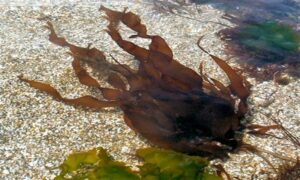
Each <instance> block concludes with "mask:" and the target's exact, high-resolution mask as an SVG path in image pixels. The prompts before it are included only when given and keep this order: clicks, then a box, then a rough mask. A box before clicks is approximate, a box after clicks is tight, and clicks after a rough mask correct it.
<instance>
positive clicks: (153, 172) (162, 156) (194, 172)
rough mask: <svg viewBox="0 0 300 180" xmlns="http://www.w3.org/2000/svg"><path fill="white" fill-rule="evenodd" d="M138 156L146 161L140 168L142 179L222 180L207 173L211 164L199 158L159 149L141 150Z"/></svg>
mask: <svg viewBox="0 0 300 180" xmlns="http://www.w3.org/2000/svg"><path fill="white" fill-rule="evenodd" d="M137 155H138V156H139V157H141V158H142V159H143V160H144V161H145V163H144V164H143V166H141V167H140V175H141V177H142V179H146V180H164V179H166V180H167V179H178V180H179V179H199V180H200V179H203V180H205V179H206V180H220V179H221V178H220V177H218V176H216V175H213V174H210V173H208V172H207V169H206V167H207V166H208V163H209V162H208V160H207V159H205V158H202V157H199V156H189V155H186V154H182V153H177V152H174V151H171V150H164V149H158V148H146V149H140V150H138V151H137Z"/></svg>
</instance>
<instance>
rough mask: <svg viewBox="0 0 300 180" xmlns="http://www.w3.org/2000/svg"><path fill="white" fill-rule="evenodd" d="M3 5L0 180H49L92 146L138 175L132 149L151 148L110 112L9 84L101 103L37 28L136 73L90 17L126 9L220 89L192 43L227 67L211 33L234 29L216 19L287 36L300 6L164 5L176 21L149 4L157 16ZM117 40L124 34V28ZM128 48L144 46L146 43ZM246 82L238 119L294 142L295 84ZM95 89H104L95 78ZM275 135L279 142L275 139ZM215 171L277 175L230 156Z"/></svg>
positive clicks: (290, 151)
mask: <svg viewBox="0 0 300 180" xmlns="http://www.w3.org/2000/svg"><path fill="white" fill-rule="evenodd" d="M12 2H13V1H10V2H3V0H2V1H1V0H0V14H1V16H0V45H1V48H0V57H1V58H0V179H41V178H42V177H46V178H49V179H51V178H53V177H54V175H56V174H58V171H57V169H55V167H57V166H58V165H59V164H61V163H62V161H63V160H64V158H65V157H66V156H67V154H70V153H71V152H72V151H75V150H83V149H85V150H87V149H91V148H93V147H98V146H101V147H104V148H106V149H108V150H109V151H110V153H111V154H112V155H113V156H114V157H115V158H116V159H117V160H121V161H125V162H127V163H128V164H129V165H131V166H137V165H138V164H139V160H138V159H137V158H136V157H135V156H134V153H135V151H136V149H138V148H141V147H149V146H151V144H149V143H148V142H147V141H146V140H145V139H144V138H142V137H140V136H139V135H137V134H136V133H134V132H133V131H132V130H131V129H130V128H128V127H127V126H126V124H125V123H124V121H123V117H122V112H121V111H120V110H119V109H105V110H102V111H98V112H94V111H91V110H88V111H86V110H84V109H81V108H74V107H70V106H68V105H65V104H63V103H61V102H58V101H56V100H54V99H53V98H51V97H49V96H48V95H46V94H44V93H41V92H40V91H37V90H35V89H33V88H30V87H29V86H28V85H27V84H24V83H22V82H21V81H19V80H18V78H17V76H19V75H20V74H23V75H24V76H26V77H27V78H30V79H35V80H39V81H43V82H47V83H51V84H52V85H54V86H55V87H56V88H58V89H59V91H60V92H61V93H62V94H63V95H64V96H67V97H78V96H81V95H88V94H92V95H94V96H96V97H99V98H101V95H99V93H98V92H97V91H96V90H94V89H90V88H86V87H85V86H82V85H80V84H79V82H78V80H77V79H76V77H75V75H74V74H73V70H72V67H71V61H72V58H71V57H70V56H69V55H68V54H67V53H66V52H67V51H68V50H67V49H65V48H60V47H57V46H55V45H53V44H52V43H50V42H49V41H48V34H49V31H48V30H46V29H45V28H44V27H43V26H44V25H45V22H46V21H47V20H50V21H51V22H53V24H54V25H55V27H56V29H57V31H58V33H59V34H60V35H63V36H65V37H67V38H68V39H69V40H70V41H71V42H72V43H75V44H78V45H80V46H83V47H84V46H87V44H88V43H92V44H93V46H95V47H97V48H100V49H102V50H103V51H105V53H107V55H108V54H109V53H114V55H115V56H116V57H117V58H118V59H119V60H120V61H121V62H122V63H126V64H128V65H130V66H132V67H136V65H137V64H136V63H135V62H134V61H133V60H131V59H132V57H131V56H130V55H128V54H126V53H124V52H123V51H122V50H121V49H119V48H118V47H117V46H116V45H115V44H114V43H113V42H112V41H111V40H110V38H109V37H108V36H107V35H106V34H105V32H104V31H103V29H105V28H106V25H107V23H106V21H105V20H103V19H102V15H103V14H100V13H99V11H98V8H99V7H100V5H101V4H103V5H106V6H108V7H110V8H113V9H117V10H122V9H123V8H124V7H128V8H129V10H130V11H133V12H135V13H136V14H138V15H139V16H141V19H142V21H143V23H144V24H146V25H147V27H148V28H149V32H150V33H151V34H158V35H161V36H162V37H164V38H165V39H166V41H167V42H168V43H169V44H170V46H171V48H172V49H173V52H174V56H175V57H176V59H177V60H178V61H180V62H181V63H182V64H184V65H186V66H188V67H190V68H192V69H194V70H195V71H197V72H198V67H199V63H200V62H201V61H203V62H205V72H206V73H209V74H210V75H212V76H214V77H216V79H220V80H223V82H226V79H225V78H224V77H225V76H224V74H223V73H222V71H221V70H220V69H218V67H217V66H216V65H215V64H214V63H213V62H212V61H211V59H210V58H209V57H208V56H207V55H205V54H204V53H203V52H201V51H200V50H199V49H198V48H197V46H196V42H197V40H198V38H199V37H200V36H203V35H205V36H204V38H203V40H202V43H201V44H202V45H203V46H204V48H205V49H207V50H208V51H209V52H211V53H212V54H214V55H217V56H220V57H222V58H224V59H227V57H228V56H230V54H228V52H226V51H225V45H226V43H225V42H224V41H221V40H220V38H219V37H218V36H217V35H216V34H217V33H218V32H219V31H220V30H222V29H225V28H228V27H227V26H223V25H222V24H225V25H228V26H230V27H235V26H237V24H234V22H230V21H228V20H226V19H224V18H222V16H223V15H224V14H225V13H227V14H232V15H235V16H236V17H238V18H241V19H242V20H243V21H244V20H245V19H246V20H249V18H250V17H253V19H252V20H258V21H259V22H263V21H264V20H274V21H279V22H281V23H286V24H288V25H290V26H291V27H292V28H293V29H294V30H296V31H297V30H299V26H300V25H299V22H300V20H299V18H300V15H299V10H298V7H299V5H300V2H299V1H290V0H286V1H284V0H281V1H279V0H276V1H275V0H273V1H267V0H265V1H251V3H249V1H248V2H247V1H231V2H230V3H228V2H226V1H221V0H220V1H209V2H208V1H206V2H204V1H198V4H199V6H198V7H197V8H196V7H195V5H194V4H190V3H184V5H180V4H176V3H175V4H174V3H171V4H172V6H171V7H172V8H174V10H175V12H176V13H178V14H174V13H173V14H172V13H170V12H168V11H166V7H168V6H170V1H168V3H167V1H166V2H165V1H164V2H162V3H161V4H158V5H161V6H162V10H161V11H158V10H157V7H155V6H154V5H153V1H138V0H132V1H121V2H120V1H116V0H112V1H108V0H102V1H100V0H99V1H89V2H87V1H85V2H80V1H78V2H77V4H76V3H70V2H67V1H63V2H58V1H57V2H56V1H52V2H54V3H56V5H53V4H51V3H50V1H49V2H45V4H38V5H34V2H33V1H31V3H29V4H26V3H24V2H23V3H22V4H20V1H18V2H16V3H15V4H13V3H12ZM212 2H213V3H212ZM248 3H249V4H248ZM297 10H298V11H297ZM186 17H190V18H192V19H188V18H186ZM195 19H196V20H197V21H195ZM201 21H202V22H201ZM216 22H218V23H219V24H218V23H216ZM122 31H124V33H125V34H126V35H128V36H129V35H132V32H129V31H128V29H125V28H124V29H122ZM12 32H13V33H12ZM136 43H139V44H141V45H143V46H145V47H146V46H147V45H148V42H146V41H136ZM238 60H239V57H233V58H232V59H229V58H228V62H229V63H230V65H232V66H234V67H240V68H242V66H241V64H240V63H238V62H239V61H238ZM93 75H95V76H97V74H93ZM271 76H272V75H271ZM248 80H249V81H250V82H251V84H252V85H253V87H252V89H251V93H252V94H251V96H250V98H249V106H250V112H249V113H248V114H247V116H246V120H248V121H251V122H254V123H258V124H263V125H267V124H272V122H271V121H270V117H275V118H276V119H279V120H281V121H282V123H283V125H284V126H285V127H286V128H287V129H288V130H290V131H291V132H292V133H293V135H295V136H296V137H300V134H299V132H300V121H299V120H300V98H299V97H300V91H299V87H300V80H299V79H298V78H292V80H291V81H290V82H289V84H288V85H286V86H279V85H278V84H277V83H274V82H273V81H272V79H268V80H265V81H257V80H256V79H255V78H253V77H248ZM99 81H100V82H101V83H103V84H104V85H107V84H105V81H103V80H102V79H99ZM274 132H275V133H276V134H279V135H282V133H281V132H280V131H274ZM244 141H245V142H247V143H250V144H255V145H257V146H259V147H261V148H265V149H268V150H270V151H273V152H277V153H281V154H283V155H286V156H289V157H293V158H295V157H299V156H300V152H299V149H297V148H295V147H294V146H293V145H292V143H290V142H288V141H286V140H279V139H274V138H272V137H256V136H246V137H245V138H244ZM268 158H269V159H270V161H271V162H272V163H273V164H275V165H276V166H278V165H281V164H282V163H283V162H281V161H280V160H279V159H276V158H274V157H272V156H268ZM223 164H224V167H225V169H226V170H227V171H228V172H229V174H230V175H232V177H234V178H240V179H250V178H251V177H253V178H254V179H267V178H268V177H271V178H272V177H275V175H276V173H274V171H273V170H272V169H270V167H269V166H268V165H267V164H266V163H265V162H264V161H263V160H262V159H261V158H259V157H257V156H255V155H253V154H251V153H244V152H240V153H235V154H230V158H229V159H228V160H227V161H225V162H223Z"/></svg>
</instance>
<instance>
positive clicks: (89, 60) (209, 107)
mask: <svg viewBox="0 0 300 180" xmlns="http://www.w3.org/2000/svg"><path fill="white" fill-rule="evenodd" d="M100 10H101V11H104V12H105V14H106V19H107V20H108V21H109V25H108V26H107V30H106V31H107V33H108V34H109V35H110V36H111V38H112V39H113V40H114V41H115V42H116V43H117V44H118V45H119V46H120V47H121V48H122V49H123V50H124V51H126V52H128V53H129V54H131V55H133V56H134V57H135V59H136V60H137V61H138V62H139V66H138V69H137V70H134V69H132V68H130V67H129V66H126V65H123V64H120V63H118V61H117V60H115V61H116V62H117V63H116V64H115V63H109V62H108V61H106V57H105V55H104V53H103V52H102V51H100V50H98V49H96V48H90V46H88V47H87V48H82V47H78V46H75V45H72V44H70V43H69V42H67V41H66V40H65V39H64V38H62V37H58V36H57V34H56V33H55V31H54V28H53V25H52V24H51V23H50V22H48V26H47V28H48V29H49V30H50V32H51V33H50V36H49V40H50V41H51V42H53V43H55V44H57V45H59V46H64V47H69V49H70V51H71V53H70V54H71V55H72V56H73V57H74V60H73V63H72V65H73V69H74V71H75V73H76V76H77V77H78V79H79V81H80V82H81V83H82V84H84V85H87V86H90V87H96V88H98V89H99V90H100V91H101V92H102V94H103V97H104V98H105V100H99V99H96V98H94V97H92V96H84V97H80V98H76V99H68V98H64V97H62V96H61V95H60V94H59V92H58V91H57V90H56V89H55V88H53V87H52V86H50V85H48V84H45V83H41V82H37V81H32V80H27V79H25V78H23V77H20V79H21V80H23V81H25V82H28V83H29V84H30V85H31V86H32V87H34V88H36V89H39V90H41V91H44V92H47V93H48V94H50V95H52V96H53V97H55V98H57V99H58V100H60V101H62V102H64V103H68V104H71V105H75V106H82V107H88V108H95V109H101V108H104V107H120V108H121V109H122V110H123V112H124V120H125V122H126V124H127V125H128V126H129V127H130V128H132V129H133V130H134V131H136V132H138V133H140V134H141V135H142V136H143V137H145V138H146V139H148V140H149V141H150V142H152V143H154V144H156V145H158V146H160V147H163V148H167V149H173V150H176V151H180V152H185V153H189V154H202V155H212V156H222V157H223V155H224V154H227V153H226V152H228V151H234V150H237V149H238V148H240V149H246V150H250V151H252V152H256V150H255V148H254V147H251V146H250V145H245V144H243V143H242V142H241V140H240V139H238V138H236V134H237V132H238V131H241V130H243V129H245V128H246V127H245V126H243V125H242V124H241V123H240V120H241V119H242V118H243V116H244V115H245V113H246V112H247V109H248V108H247V98H248V96H249V94H250V90H249V88H250V85H249V83H248V82H247V81H246V79H245V78H244V77H243V76H241V75H240V74H239V73H238V72H237V70H235V69H233V68H232V67H230V66H229V65H228V64H227V63H226V62H225V61H224V60H222V59H220V58H218V57H216V56H214V55H211V54H209V53H208V52H207V51H205V50H204V49H203V48H202V47H201V46H200V45H199V44H198V45H199V48H200V49H202V50H203V51H204V52H205V53H207V54H208V55H209V56H210V57H211V58H212V59H213V60H214V61H215V62H216V64H217V65H218V66H219V67H220V68H221V69H222V70H223V71H224V72H225V73H226V75H227V76H228V78H229V80H230V84H229V85H228V86H225V85H223V84H222V83H221V82H219V81H218V80H216V79H212V78H209V77H208V76H207V75H206V74H204V73H203V69H202V68H201V71H200V74H198V73H196V72H195V71H193V70H192V69H190V68H188V67H185V66H183V65H182V64H180V63H179V62H178V61H176V60H175V59H174V58H173V53H172V50H171V48H170V47H169V46H168V44H167V43H166V41H165V40H164V39H163V38H162V37H160V36H157V35H148V34H147V29H146V26H145V25H144V24H142V23H141V19H140V18H139V17H138V16H137V15H135V14H133V13H132V12H126V10H124V11H123V12H119V11H113V10H111V9H108V8H106V7H104V6H101V8H100ZM119 23H123V24H125V25H126V26H128V27H129V28H130V29H132V30H133V31H135V32H136V34H135V35H132V36H130V38H147V39H150V40H151V43H150V45H149V49H146V48H142V47H140V46H138V45H136V44H134V43H132V42H130V41H127V40H124V39H123V38H122V36H121V35H120V33H119V31H118V24H119ZM82 64H88V65H91V67H93V68H96V69H95V70H97V69H98V68H102V69H103V68H106V69H107V70H108V71H109V72H110V73H111V74H110V75H109V77H108V80H107V81H108V82H109V83H110V84H111V85H112V86H113V87H114V88H105V87H102V86H101V85H100V84H99V83H98V82H97V81H96V80H95V79H94V78H93V77H92V76H90V75H89V74H88V73H87V71H86V70H85V69H84V68H83V66H82ZM125 80H126V81H125ZM247 128H248V129H251V132H252V133H256V134H264V133H265V132H266V131H267V130H269V129H270V127H264V126H254V127H251V126H249V127H247ZM272 128H277V126H276V127H273V126H272Z"/></svg>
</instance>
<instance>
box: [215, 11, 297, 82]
mask: <svg viewBox="0 0 300 180" xmlns="http://www.w3.org/2000/svg"><path fill="white" fill-rule="evenodd" d="M227 19H229V20H231V21H234V22H236V23H239V25H238V26H236V27H233V28H227V29H223V30H221V31H220V32H219V33H218V35H219V36H220V37H221V39H222V40H224V41H225V42H226V43H227V45H226V50H227V52H228V54H230V55H231V56H234V57H238V59H239V62H240V63H241V64H242V65H245V66H244V67H245V68H244V69H248V70H249V72H250V74H252V75H253V76H254V77H257V78H258V79H271V78H272V77H273V75H274V74H275V73H276V72H287V73H289V74H291V75H294V76H299V70H300V67H299V64H300V33H299V32H297V31H295V30H294V29H293V28H291V27H290V26H288V25H285V24H282V23H278V22H275V21H265V22H253V21H248V22H240V20H237V19H236V18H234V17H230V16H227ZM247 65H249V66H247ZM257 68H261V69H262V70H261V72H259V71H258V70H257Z"/></svg>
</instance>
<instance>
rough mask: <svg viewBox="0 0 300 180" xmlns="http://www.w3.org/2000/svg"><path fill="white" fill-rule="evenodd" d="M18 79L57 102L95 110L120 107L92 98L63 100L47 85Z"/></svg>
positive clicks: (114, 102) (117, 102) (112, 102)
mask: <svg viewBox="0 0 300 180" xmlns="http://www.w3.org/2000/svg"><path fill="white" fill-rule="evenodd" d="M19 79H20V80H22V81H24V82H27V83H29V84H30V86H32V87H34V88H36V89H39V90H41V91H43V92H46V93H48V94H50V95H51V96H53V97H55V98H57V99H58V100H61V101H63V102H65V103H67V104H70V105H74V106H82V107H89V108H95V109H101V108H104V107H114V106H118V105H120V102H119V101H101V100H98V99H96V98H94V97H92V96H83V97H79V98H76V99H68V98H64V97H62V96H61V95H60V93H59V92H58V91H57V90H56V89H55V88H53V87H52V86H50V85H49V84H46V83H41V82H37V81H32V80H28V79H25V78H23V77H21V76H20V77H19Z"/></svg>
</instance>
